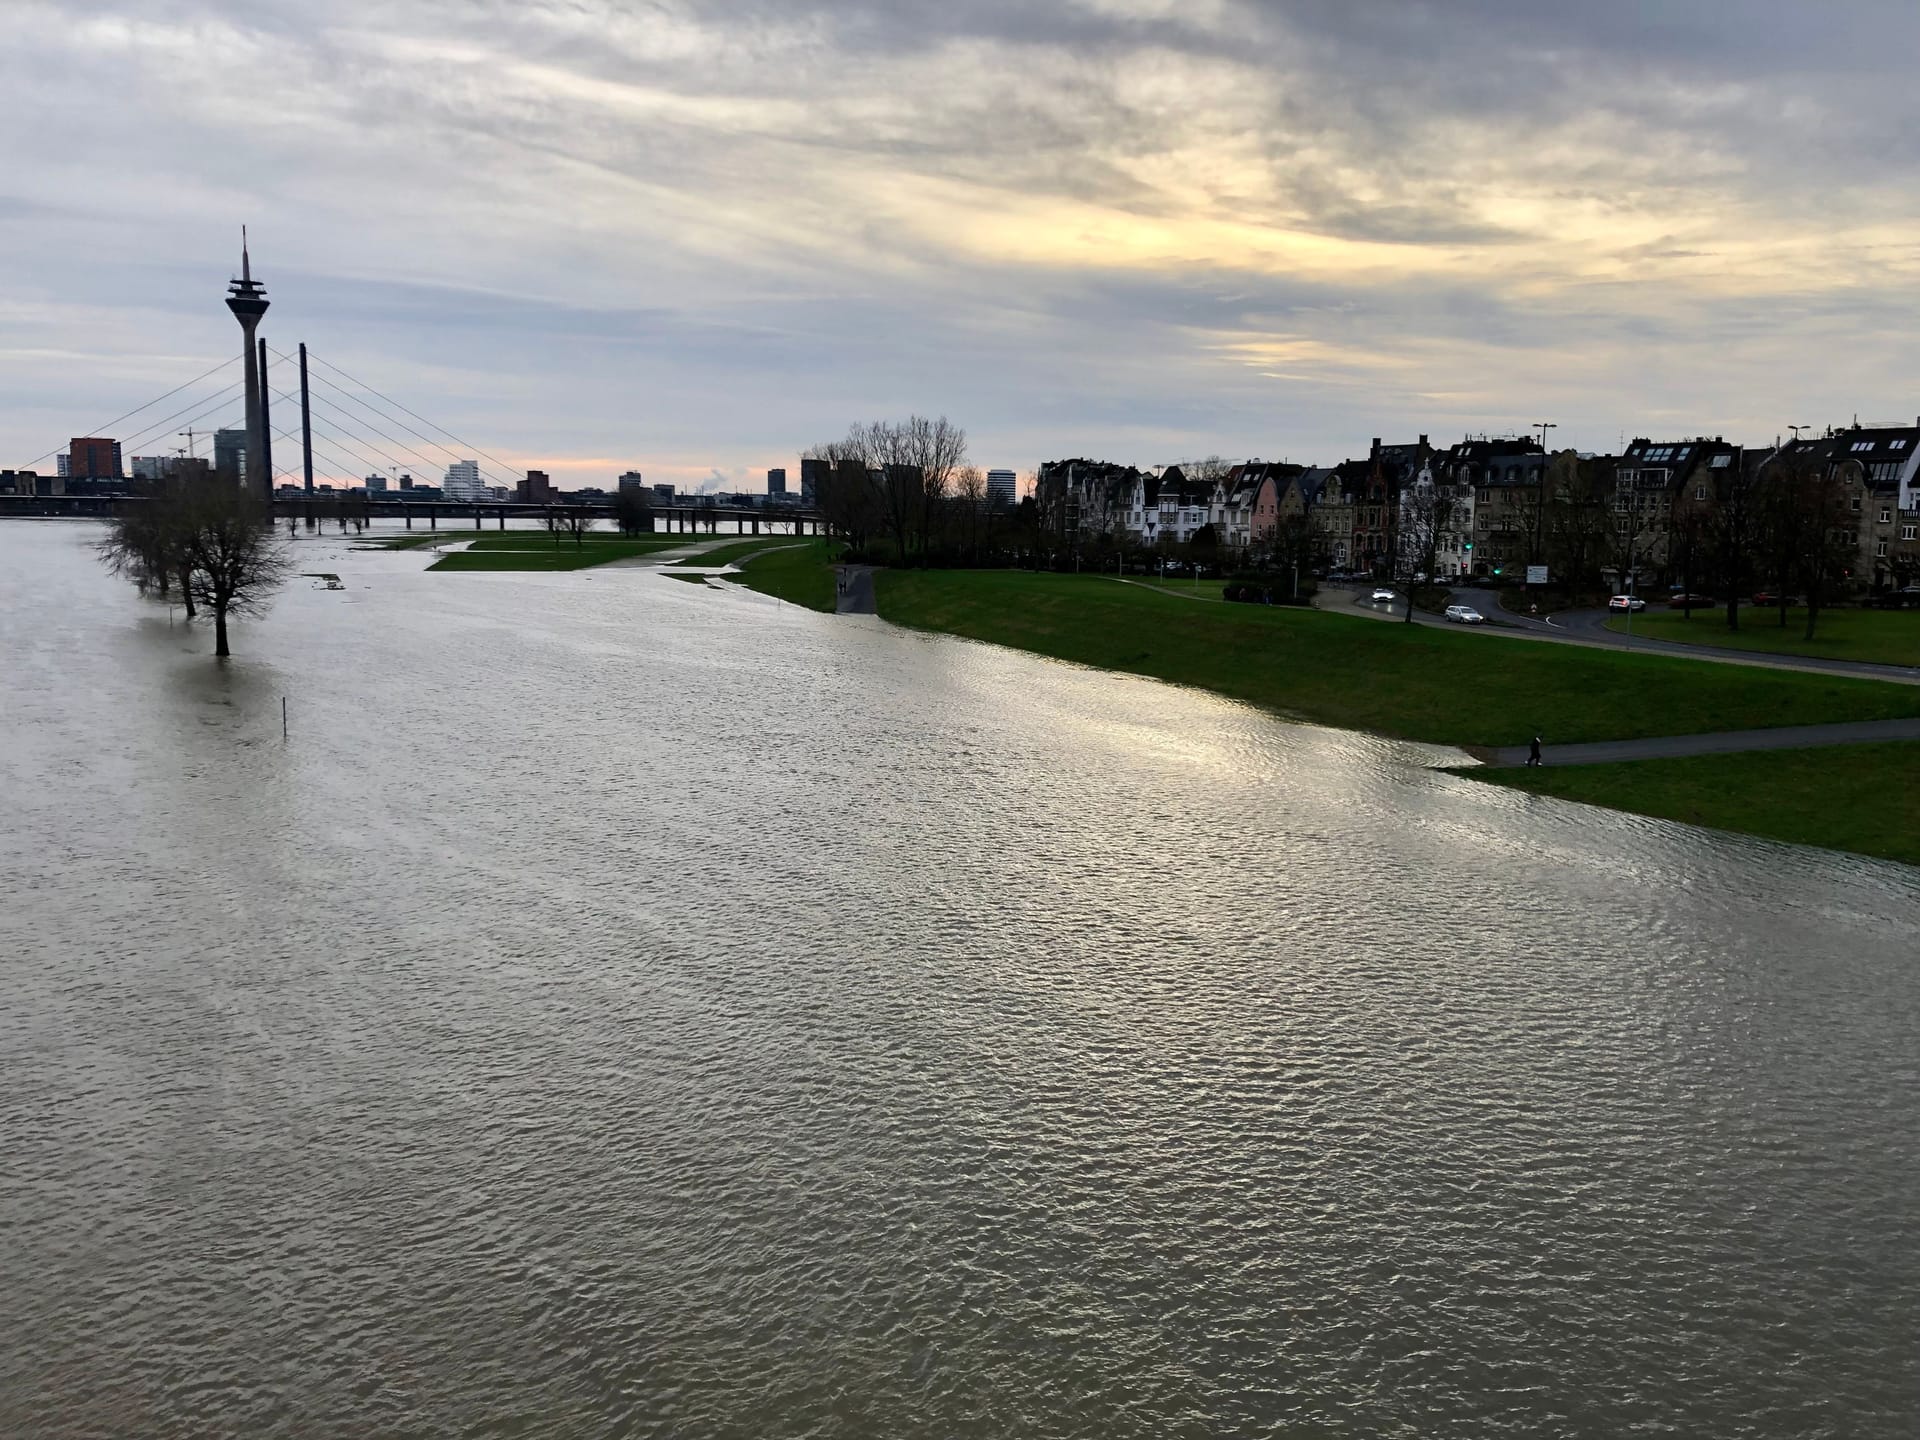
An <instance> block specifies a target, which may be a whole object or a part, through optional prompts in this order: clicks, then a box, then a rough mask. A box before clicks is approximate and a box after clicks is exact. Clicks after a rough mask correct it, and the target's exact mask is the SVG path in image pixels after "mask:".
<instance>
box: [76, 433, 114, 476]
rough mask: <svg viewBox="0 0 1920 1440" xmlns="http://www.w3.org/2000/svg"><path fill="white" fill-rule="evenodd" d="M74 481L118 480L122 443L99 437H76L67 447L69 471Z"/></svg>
mask: <svg viewBox="0 0 1920 1440" xmlns="http://www.w3.org/2000/svg"><path fill="white" fill-rule="evenodd" d="M66 473H67V475H68V477H69V478H71V479H74V480H118V479H120V478H121V475H120V442H119V441H118V440H105V439H102V438H100V437H99V436H97V435H76V436H74V437H73V439H72V440H71V441H70V442H69V443H68V446H67V470H66Z"/></svg>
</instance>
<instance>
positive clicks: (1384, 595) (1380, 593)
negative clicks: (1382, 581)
mask: <svg viewBox="0 0 1920 1440" xmlns="http://www.w3.org/2000/svg"><path fill="white" fill-rule="evenodd" d="M1368 598H1369V599H1371V600H1372V601H1373V603H1374V604H1376V605H1391V604H1392V603H1393V602H1394V601H1396V600H1398V599H1399V598H1400V597H1399V596H1398V595H1396V594H1394V593H1393V591H1391V590H1389V589H1387V588H1386V587H1385V586H1382V587H1381V588H1380V589H1378V590H1375V591H1374V592H1373V594H1372V595H1371V596H1369V597H1368Z"/></svg>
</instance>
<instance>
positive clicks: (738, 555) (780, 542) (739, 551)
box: [667, 535, 806, 568]
mask: <svg viewBox="0 0 1920 1440" xmlns="http://www.w3.org/2000/svg"><path fill="white" fill-rule="evenodd" d="M804 544H806V541H804V540H796V539H794V538H793V537H792V536H791V535H784V536H775V537H771V538H768V537H764V536H763V537H761V538H760V539H757V540H741V541H737V542H736V543H734V544H732V545H721V546H717V547H716V548H714V549H712V550H703V551H701V552H700V553H699V554H698V555H689V556H687V557H686V558H685V559H684V560H669V561H668V562H667V563H668V564H669V565H694V566H706V567H708V568H712V567H714V566H719V565H735V564H738V563H739V562H740V561H742V560H744V559H746V558H747V556H749V555H757V554H759V553H760V551H762V550H771V549H774V548H775V547H777V546H785V545H804Z"/></svg>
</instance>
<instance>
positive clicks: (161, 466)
mask: <svg viewBox="0 0 1920 1440" xmlns="http://www.w3.org/2000/svg"><path fill="white" fill-rule="evenodd" d="M173 461H174V457H173V456H171V455H136V456H134V457H133V478H134V479H136V480H164V479H166V478H167V476H169V475H171V474H172V473H173Z"/></svg>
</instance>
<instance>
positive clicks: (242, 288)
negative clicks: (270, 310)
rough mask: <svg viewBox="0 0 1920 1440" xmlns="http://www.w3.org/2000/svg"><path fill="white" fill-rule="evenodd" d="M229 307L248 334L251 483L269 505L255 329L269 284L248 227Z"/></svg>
mask: <svg viewBox="0 0 1920 1440" xmlns="http://www.w3.org/2000/svg"><path fill="white" fill-rule="evenodd" d="M227 308H228V309H229V310H231V311H232V312H233V318H234V319H236V320H238V321H239V322H240V330H241V333H242V334H244V335H245V336H246V361H247V487H248V488H249V489H250V490H252V491H253V493H254V494H255V495H257V496H258V497H259V498H260V500H261V501H262V502H263V503H265V504H268V505H271V504H272V503H273V476H272V475H271V474H269V473H268V471H267V417H266V411H265V407H264V406H262V405H261V403H260V401H261V398H262V397H261V393H260V353H259V345H258V344H257V342H256V341H255V339H254V331H255V330H257V329H258V328H259V326H260V317H261V316H262V315H264V314H266V313H267V287H266V286H264V285H262V284H261V283H260V282H259V281H257V280H255V279H254V278H253V263H252V261H251V260H249V259H248V257H247V227H246V226H244V225H242V226H241V227H240V278H239V279H238V280H235V281H234V282H233V283H232V284H231V285H229V286H228V287H227Z"/></svg>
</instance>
